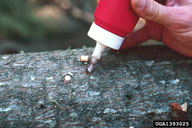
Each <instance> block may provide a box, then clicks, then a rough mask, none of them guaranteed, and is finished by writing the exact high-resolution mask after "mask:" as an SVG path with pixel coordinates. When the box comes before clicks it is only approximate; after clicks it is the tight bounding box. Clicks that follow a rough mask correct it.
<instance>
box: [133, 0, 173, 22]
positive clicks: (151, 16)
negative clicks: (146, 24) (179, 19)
mask: <svg viewBox="0 0 192 128" xmlns="http://www.w3.org/2000/svg"><path fill="white" fill-rule="evenodd" d="M131 4H132V8H133V10H134V11H135V12H136V13H137V15H138V16H140V17H142V18H144V19H145V20H150V21H153V22H156V23H159V24H162V25H167V24H169V23H170V21H171V20H170V19H169V17H170V16H168V13H169V11H170V9H169V7H166V6H164V5H161V4H159V3H157V2H156V1H154V0H131Z"/></svg>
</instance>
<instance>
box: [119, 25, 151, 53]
mask: <svg viewBox="0 0 192 128" xmlns="http://www.w3.org/2000/svg"><path fill="white" fill-rule="evenodd" d="M149 39H150V36H149V33H148V31H147V28H146V26H144V27H143V28H141V29H139V30H137V31H135V32H133V33H131V34H129V35H127V37H126V38H125V40H124V42H123V45H122V46H121V48H120V49H121V50H123V49H128V48H131V47H134V46H136V45H138V44H140V43H143V42H144V41H147V40H149Z"/></svg>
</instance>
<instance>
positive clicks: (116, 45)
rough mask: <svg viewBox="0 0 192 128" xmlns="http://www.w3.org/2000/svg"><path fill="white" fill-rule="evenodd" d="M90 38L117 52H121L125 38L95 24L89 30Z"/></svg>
mask: <svg viewBox="0 0 192 128" xmlns="http://www.w3.org/2000/svg"><path fill="white" fill-rule="evenodd" d="M88 36H89V37H91V38H92V39H94V40H96V41H97V42H100V43H102V44H104V45H105V46H107V47H109V48H112V49H115V50H119V49H120V47H121V45H122V43H123V41H124V38H123V37H121V36H118V35H116V34H113V33H112V32H109V31H107V30H105V29H103V28H102V27H100V26H98V25H96V24H95V23H94V22H93V24H92V25H91V28H90V29H89V32H88Z"/></svg>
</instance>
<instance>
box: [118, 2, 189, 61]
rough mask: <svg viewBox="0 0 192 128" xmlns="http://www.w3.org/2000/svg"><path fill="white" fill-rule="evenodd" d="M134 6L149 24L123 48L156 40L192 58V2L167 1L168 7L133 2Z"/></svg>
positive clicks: (128, 37)
mask: <svg viewBox="0 0 192 128" xmlns="http://www.w3.org/2000/svg"><path fill="white" fill-rule="evenodd" d="M159 1H165V0H159ZM131 4H132V8H133V10H134V11H135V12H136V13H137V15H138V16H140V17H142V18H143V19H145V20H146V25H145V26H144V27H143V28H141V29H140V30H138V31H136V32H133V33H131V34H129V35H127V37H126V39H125V41H124V43H123V45H122V47H121V49H127V48H130V47H133V46H136V45H137V44H140V43H142V42H144V41H147V40H149V39H154V40H158V41H162V42H163V43H164V44H165V45H166V46H168V47H169V48H171V49H173V50H175V51H177V52H179V53H181V54H184V55H186V56H190V57H192V13H191V12H192V0H167V1H166V4H165V5H161V4H159V3H157V2H156V1H154V0H131Z"/></svg>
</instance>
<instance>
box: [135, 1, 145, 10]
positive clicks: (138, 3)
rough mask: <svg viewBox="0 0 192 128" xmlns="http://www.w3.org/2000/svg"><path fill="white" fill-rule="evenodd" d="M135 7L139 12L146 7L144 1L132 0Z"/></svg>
mask: <svg viewBox="0 0 192 128" xmlns="http://www.w3.org/2000/svg"><path fill="white" fill-rule="evenodd" d="M134 2H135V5H136V7H137V8H138V9H139V10H140V11H141V10H143V8H144V7H145V5H146V0H134Z"/></svg>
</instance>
